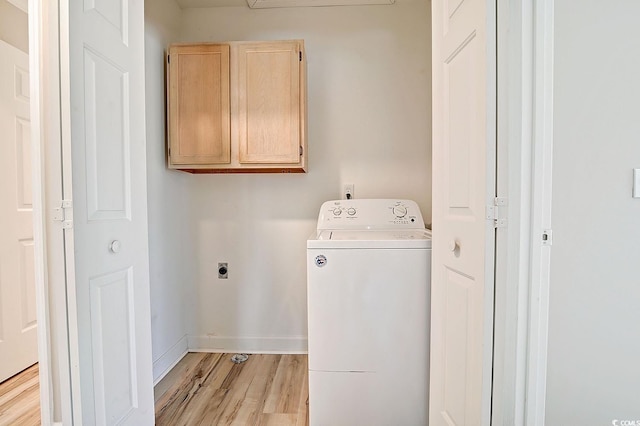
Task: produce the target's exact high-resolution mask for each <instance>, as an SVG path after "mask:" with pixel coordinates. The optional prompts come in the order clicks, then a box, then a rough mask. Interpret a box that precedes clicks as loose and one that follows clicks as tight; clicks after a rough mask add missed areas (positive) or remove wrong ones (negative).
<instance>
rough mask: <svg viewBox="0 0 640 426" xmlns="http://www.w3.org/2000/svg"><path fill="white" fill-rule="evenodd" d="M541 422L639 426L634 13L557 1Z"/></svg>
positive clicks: (636, 6)
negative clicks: (546, 338) (619, 422)
mask: <svg viewBox="0 0 640 426" xmlns="http://www.w3.org/2000/svg"><path fill="white" fill-rule="evenodd" d="M555 5H556V6H555V13H556V16H555V26H556V29H555V80H554V86H555V100H554V109H555V112H554V122H555V127H554V152H553V155H554V158H553V162H554V168H553V230H554V243H553V247H552V263H551V286H550V318H549V358H548V379H547V380H548V389H547V402H546V404H547V421H546V424H547V425H549V426H555V425H584V426H588V425H611V424H612V420H614V419H618V420H636V421H638V420H640V390H639V384H640V367H639V364H638V354H639V353H640V316H639V314H640V261H639V257H638V256H639V255H640V199H632V198H631V188H632V186H631V176H632V174H631V173H632V172H631V169H632V168H634V167H640V78H639V76H640V54H639V53H638V52H640V26H639V25H638V17H640V3H639V2H635V1H627V0H614V1H609V2H605V3H603V2H601V1H596V0H585V1H581V2H580V4H579V6H577V5H576V2H575V1H570V0H556V1H555Z"/></svg>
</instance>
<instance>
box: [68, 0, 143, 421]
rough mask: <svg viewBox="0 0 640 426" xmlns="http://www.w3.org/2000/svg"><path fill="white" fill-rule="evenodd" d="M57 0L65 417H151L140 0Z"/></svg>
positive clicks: (141, 3)
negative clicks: (64, 178) (68, 396)
mask: <svg viewBox="0 0 640 426" xmlns="http://www.w3.org/2000/svg"><path fill="white" fill-rule="evenodd" d="M62 3H63V4H62V17H61V22H62V24H61V30H62V32H63V41H62V50H63V75H64V66H65V65H66V64H68V66H69V74H68V76H67V77H68V81H66V84H68V85H69V93H70V98H69V99H68V101H69V104H68V105H66V106H65V105H64V104H63V119H64V116H65V113H68V114H69V117H68V121H66V123H67V124H66V126H67V128H69V129H70V149H71V165H72V166H71V173H72V183H73V184H72V195H71V197H72V201H73V208H72V210H73V228H72V229H71V230H69V231H67V236H69V237H71V236H73V238H72V239H71V238H69V240H68V242H67V244H68V243H72V244H73V248H74V250H73V255H72V256H70V258H68V259H67V261H68V264H69V265H74V264H75V266H74V267H72V268H70V271H71V272H68V277H67V279H68V282H69V284H68V285H70V293H71V295H70V296H71V303H72V304H73V305H74V306H72V307H71V308H70V309H69V310H70V312H71V317H70V331H71V333H70V334H71V337H70V341H71V354H72V364H73V363H74V362H76V361H77V362H78V366H79V368H78V369H76V371H79V378H78V377H77V375H76V377H75V378H74V383H73V385H72V387H73V386H75V387H73V389H72V391H73V393H74V401H75V402H74V404H77V399H76V398H77V392H78V388H77V386H78V384H79V386H80V389H79V392H80V394H81V401H82V404H81V411H82V413H81V417H82V418H81V419H78V418H77V417H78V412H77V411H76V412H75V416H76V419H75V422H76V423H77V424H85V425H91V424H96V425H106V424H109V425H113V424H128V425H151V424H153V423H154V406H153V380H152V368H151V321H150V307H149V303H150V297H149V260H148V240H147V190H146V153H145V150H146V147H145V144H146V142H145V126H144V124H145V109H144V108H145V105H144V34H143V30H144V11H143V7H144V2H143V0H117V1H116V0H70V1H68V2H62ZM66 7H68V10H67V9H66ZM67 12H68V16H67V15H66V13H67ZM67 20H68V25H65V22H67ZM67 29H68V31H69V32H68V35H67V34H66V30H67ZM66 37H68V40H67V41H68V43H69V44H68V46H69V49H68V55H69V57H68V61H65V60H64V53H65V51H66V49H65V48H64V47H65V39H66ZM64 86H65V83H64V78H63V88H64ZM63 122H64V120H63ZM69 123H70V125H69ZM69 126H70V127H69ZM68 141H69V139H68V138H67V143H66V145H65V146H66V147H67V149H68V147H69V144H68ZM65 168H66V169H67V170H68V165H66V166H65ZM67 183H68V182H65V198H69V191H68V190H69V188H68V186H67ZM74 275H75V276H74ZM74 302H75V303H74ZM74 308H75V312H74ZM74 313H75V315H76V316H77V317H74ZM76 332H77V339H76V337H75V336H74V333H76ZM76 340H77V347H76V346H75V345H74V341H76ZM76 357H77V359H76ZM72 371H73V368H72ZM75 409H77V407H74V410H75Z"/></svg>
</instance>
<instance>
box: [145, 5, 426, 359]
mask: <svg viewBox="0 0 640 426" xmlns="http://www.w3.org/2000/svg"><path fill="white" fill-rule="evenodd" d="M429 13H430V12H429V3H427V2H426V1H410V0H406V1H405V0H401V1H399V2H398V3H396V4H395V5H393V6H357V7H321V8H289V9H266V10H250V9H248V8H246V7H226V8H211V9H185V10H184V11H183V27H182V30H181V33H180V34H181V40H182V41H225V40H268V39H298V38H300V39H304V40H305V46H306V51H307V58H308V113H309V117H308V129H309V172H308V173H307V174H303V175H288V174H287V175H280V174H277V175H266V174H254V175H198V176H193V177H192V178H193V180H192V181H191V182H190V184H191V185H193V190H194V192H193V198H192V203H193V209H192V213H193V214H192V216H191V220H192V221H193V223H194V225H195V226H196V231H195V235H196V237H195V239H194V241H193V244H194V246H195V248H196V252H197V270H196V273H197V276H196V290H195V293H194V294H192V295H191V299H190V301H188V302H187V303H188V305H189V306H191V307H192V308H190V309H192V311H191V314H192V315H193V318H192V322H191V324H190V325H189V332H190V334H191V336H190V346H192V347H195V348H202V349H207V348H208V349H211V348H225V349H227V350H274V351H285V350H292V351H295V350H300V351H304V350H306V334H307V323H306V261H305V253H306V239H307V237H308V236H309V235H310V234H311V232H312V231H313V230H314V228H315V224H316V219H317V214H318V209H319V207H320V204H321V203H322V202H323V201H326V200H328V199H334V198H339V197H340V190H341V186H342V184H344V183H354V184H355V195H356V197H357V198H365V197H370V198H381V197H390V198H393V197H402V198H411V199H415V200H416V201H417V202H418V203H419V204H420V207H421V209H422V211H423V214H424V215H425V216H426V221H427V222H430V217H431V142H430V134H431V125H430V116H431V111H430V98H431V93H430V69H431V64H430V56H431V48H430V46H431V41H430V24H429V23H430V15H429ZM150 211H152V210H151V208H150ZM219 261H224V262H229V279H228V280H218V278H217V262H219Z"/></svg>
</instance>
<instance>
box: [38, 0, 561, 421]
mask: <svg viewBox="0 0 640 426" xmlns="http://www.w3.org/2000/svg"><path fill="white" fill-rule="evenodd" d="M61 3H63V6H64V4H66V3H65V2H64V1H63V2H61ZM497 4H498V24H499V26H498V34H497V39H498V49H497V50H498V68H497V69H498V75H499V76H501V75H504V76H505V77H502V78H500V77H499V79H498V123H499V125H498V129H497V130H498V187H497V190H498V191H499V192H498V194H499V195H501V196H502V195H503V194H504V195H505V196H507V197H508V198H509V206H508V211H507V220H508V227H507V228H505V229H499V230H498V233H497V243H496V314H495V315H496V317H495V318H496V319H500V320H503V321H495V325H496V330H495V337H494V386H493V390H492V392H493V398H492V399H493V416H494V417H493V419H494V420H493V421H492V423H493V424H496V425H499V424H516V425H520V424H528V425H538V424H539V425H542V424H543V421H544V403H545V391H546V353H547V351H546V347H547V330H548V325H547V314H548V311H547V310H548V288H549V264H550V245H547V244H543V243H542V230H546V229H551V226H550V225H551V223H550V217H551V215H550V213H551V184H552V182H551V177H552V176H551V160H552V138H553V110H552V106H553V5H554V0H498V2H497ZM59 14H60V10H59V9H58V2H49V1H47V0H30V1H29V49H30V55H29V64H30V70H31V72H30V76H31V77H30V83H31V117H32V119H31V123H32V124H31V125H32V156H33V160H32V161H33V183H34V185H33V196H34V244H35V253H36V254H35V256H36V257H35V266H36V297H37V301H36V303H37V317H38V353H39V359H40V384H41V385H40V404H41V415H42V424H43V425H51V424H55V423H56V422H55V418H54V410H56V411H57V416H56V417H58V418H59V419H61V420H62V422H63V423H64V424H72V423H73V419H74V418H76V419H78V418H80V417H77V416H78V415H79V413H80V408H81V407H80V397H79V389H78V388H77V387H76V386H73V387H72V385H71V383H72V381H73V382H76V383H77V378H78V375H79V371H78V364H77V357H74V356H73V354H74V351H75V353H76V354H77V348H78V340H77V334H76V333H74V330H73V329H71V330H70V329H69V328H68V324H69V322H68V321H67V320H68V318H70V317H74V316H75V306H74V305H73V303H69V302H70V300H67V294H66V293H67V292H66V290H67V289H66V286H67V281H66V279H67V277H66V273H67V270H66V265H65V255H64V253H65V249H66V250H69V249H70V247H69V246H66V247H65V243H64V233H65V232H67V233H69V231H63V230H62V228H61V224H59V223H55V222H54V221H53V207H52V206H55V204H56V203H59V202H60V201H61V200H62V194H63V176H67V177H69V176H70V174H69V173H70V172H69V169H70V163H67V164H66V165H65V166H64V167H63V164H62V157H63V148H62V143H63V139H67V140H68V138H63V136H62V135H63V132H65V131H66V130H65V129H64V128H63V126H62V118H63V117H62V116H61V114H62V110H61V107H60V103H61V101H64V99H63V97H62V96H61V93H62V91H63V90H64V82H63V83H62V85H61V80H60V77H61V70H60V56H59V55H60V53H61V50H63V49H61V48H60V46H61V43H64V42H65V41H64V40H61V38H60V22H59V20H58V18H59ZM507 28H508V32H507V30H506V29H507ZM33 70H38V72H33ZM67 89H68V87H67ZM67 97H68V96H67ZM507 106H508V108H507ZM66 151H67V153H68V150H66ZM70 240H71V241H72V240H73V239H72V238H71V239H70ZM71 272H73V271H71ZM509 283H518V285H517V286H513V285H511V286H510V285H509ZM72 297H73V296H72ZM507 324H508V325H509V327H507V326H505V325H507ZM74 348H75V349H74ZM74 359H75V361H74ZM72 378H73V380H72ZM72 390H73V391H72ZM56 401H58V402H56ZM56 404H58V405H59V406H58V407H57V408H56ZM74 412H75V415H74ZM498 420H503V421H506V422H507V423H499V422H498Z"/></svg>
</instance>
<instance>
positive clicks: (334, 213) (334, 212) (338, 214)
mask: <svg viewBox="0 0 640 426" xmlns="http://www.w3.org/2000/svg"><path fill="white" fill-rule="evenodd" d="M341 214H342V210H341V209H339V208H335V209H333V215H334V216H340V215H341Z"/></svg>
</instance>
